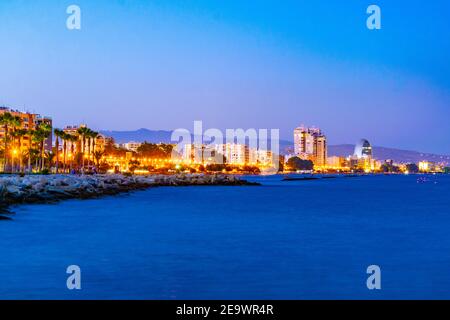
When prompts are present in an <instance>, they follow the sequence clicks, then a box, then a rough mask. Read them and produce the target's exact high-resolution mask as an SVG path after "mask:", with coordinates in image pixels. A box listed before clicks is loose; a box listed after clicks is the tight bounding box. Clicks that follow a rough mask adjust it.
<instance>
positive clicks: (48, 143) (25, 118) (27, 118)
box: [0, 107, 52, 151]
mask: <svg viewBox="0 0 450 320" xmlns="http://www.w3.org/2000/svg"><path fill="white" fill-rule="evenodd" d="M7 112H8V113H10V114H11V115H12V116H14V117H19V118H20V121H21V123H20V126H19V127H18V128H17V129H25V130H31V131H33V130H36V129H37V128H38V127H39V125H41V124H42V123H46V124H49V125H50V126H52V119H51V118H49V117H42V116H41V115H39V114H35V113H29V112H22V111H18V110H13V109H10V108H7V107H0V115H2V114H4V113H7ZM4 136H5V129H4V128H3V127H0V140H2V139H4ZM30 144H33V142H32V140H31V139H30V136H29V135H25V136H24V137H23V138H22V139H21V146H22V148H23V149H25V150H27V149H29V147H30ZM44 148H45V150H46V151H51V150H52V134H51V133H50V135H49V137H48V138H47V139H46V140H45V141H44Z"/></svg>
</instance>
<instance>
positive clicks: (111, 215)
mask: <svg viewBox="0 0 450 320" xmlns="http://www.w3.org/2000/svg"><path fill="white" fill-rule="evenodd" d="M421 177H423V176H421ZM249 179H250V180H252V181H258V182H261V183H262V186H256V187H254V186H244V187H235V186H233V187H162V188H151V189H148V190H145V191H139V192H134V193H130V194H127V195H119V196H114V197H105V198H101V199H95V200H70V201H64V202H60V203H58V204H52V205H26V206H18V207H14V208H13V210H14V211H15V213H16V214H15V215H14V216H13V217H12V218H13V220H11V221H0V274H1V275H2V277H1V280H0V299H380V298H382V299H407V298H409V299H431V298H447V299H448V298H450V196H449V191H450V176H428V177H427V178H426V179H419V180H418V176H415V175H409V176H399V175H396V176H361V177H353V178H343V177H338V178H336V179H320V180H311V181H282V177H281V176H271V177H249ZM70 265H77V266H79V267H80V270H81V290H69V289H68V288H67V285H66V280H67V277H69V276H70V275H69V274H67V273H66V269H67V267H68V266H70ZM371 265H377V266H379V267H380V270H381V290H369V289H368V288H367V285H366V282H367V278H368V277H369V276H370V275H369V274H367V267H368V266H371Z"/></svg>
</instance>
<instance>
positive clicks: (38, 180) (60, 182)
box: [0, 174, 258, 218]
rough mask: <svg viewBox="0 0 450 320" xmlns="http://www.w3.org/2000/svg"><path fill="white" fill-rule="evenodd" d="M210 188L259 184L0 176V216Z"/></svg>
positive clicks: (201, 178) (211, 178)
mask: <svg viewBox="0 0 450 320" xmlns="http://www.w3.org/2000/svg"><path fill="white" fill-rule="evenodd" d="M206 185H222V186H242V185H258V184H257V183H250V182H247V181H245V180H241V179H239V178H237V177H235V176H228V175H204V174H179V175H152V176H123V175H95V176H78V175H50V176H38V175H36V176H25V177H17V176H4V177H1V176H0V215H4V214H5V213H7V212H8V211H7V206H8V205H12V204H21V203H51V202H56V201H59V200H64V199H88V198H95V197H99V196H102V195H115V194H118V193H123V192H128V191H133V190H139V189H144V188H149V187H159V186H206ZM3 212H4V213H3ZM3 218H5V217H3Z"/></svg>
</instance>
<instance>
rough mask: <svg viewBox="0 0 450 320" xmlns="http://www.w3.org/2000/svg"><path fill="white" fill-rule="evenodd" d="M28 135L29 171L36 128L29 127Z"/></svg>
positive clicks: (29, 170) (29, 169)
mask: <svg viewBox="0 0 450 320" xmlns="http://www.w3.org/2000/svg"><path fill="white" fill-rule="evenodd" d="M27 135H28V172H31V171H32V170H31V158H32V155H33V152H32V150H33V136H34V130H32V129H28V130H27Z"/></svg>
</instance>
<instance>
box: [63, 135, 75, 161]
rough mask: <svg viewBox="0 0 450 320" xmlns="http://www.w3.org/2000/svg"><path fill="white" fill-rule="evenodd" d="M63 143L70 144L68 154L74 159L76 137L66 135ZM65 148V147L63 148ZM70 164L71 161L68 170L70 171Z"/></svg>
mask: <svg viewBox="0 0 450 320" xmlns="http://www.w3.org/2000/svg"><path fill="white" fill-rule="evenodd" d="M65 141H67V142H70V153H71V154H72V157H75V143H76V142H77V141H78V137H77V136H75V135H72V134H67V135H66V136H65ZM66 147H67V145H66V146H65V147H64V148H66ZM72 163H73V159H71V161H70V170H72ZM64 169H65V168H64Z"/></svg>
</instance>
